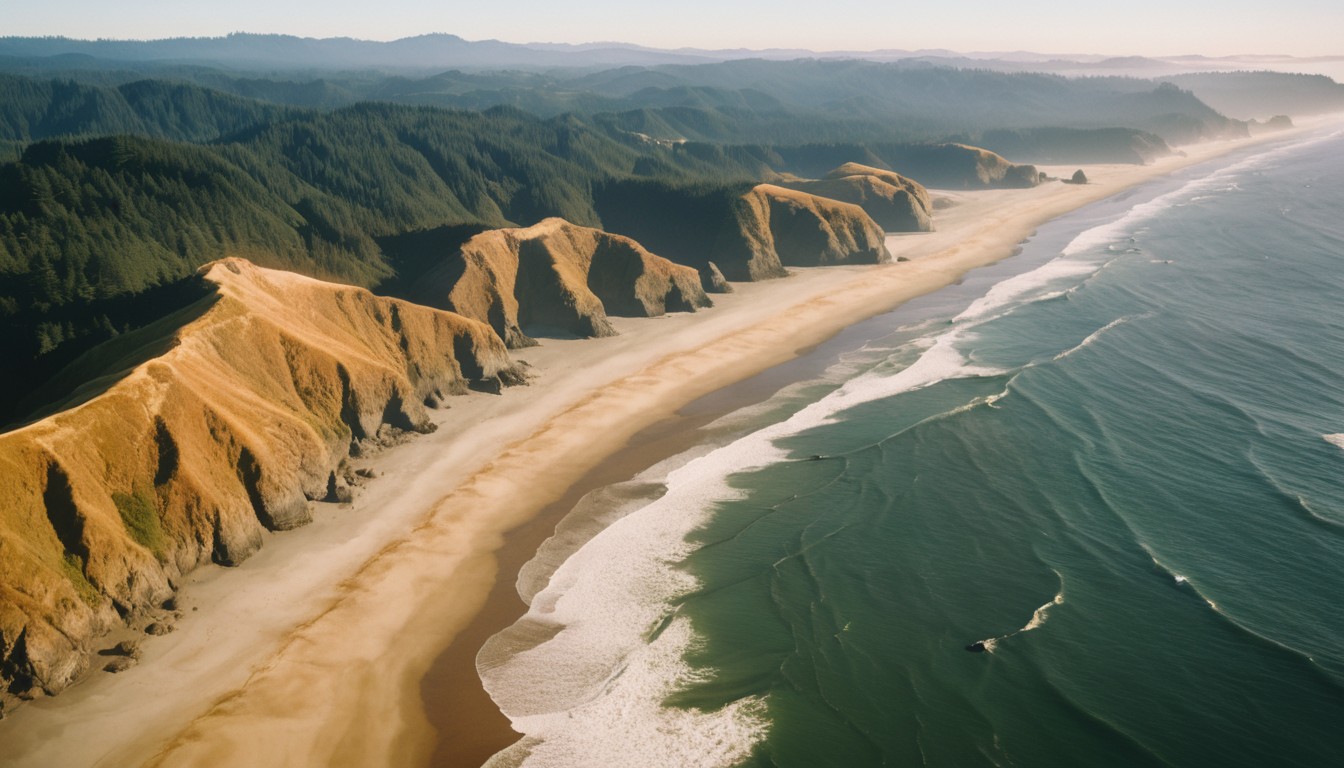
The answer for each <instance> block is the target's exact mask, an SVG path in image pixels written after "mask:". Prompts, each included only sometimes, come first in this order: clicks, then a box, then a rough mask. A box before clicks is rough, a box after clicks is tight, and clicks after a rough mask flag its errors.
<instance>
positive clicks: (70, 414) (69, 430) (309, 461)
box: [0, 259, 518, 703]
mask: <svg viewBox="0 0 1344 768" xmlns="http://www.w3.org/2000/svg"><path fill="white" fill-rule="evenodd" d="M199 278H200V279H202V280H204V281H205V282H206V283H207V284H209V285H211V286H212V287H213V290H212V291H211V292H210V295H209V296H208V298H206V299H203V300H202V301H203V302H205V303H206V305H204V306H201V307H196V308H195V311H193V312H192V313H191V317H192V319H191V320H190V321H189V322H186V323H185V324H163V325H160V326H150V327H148V328H145V329H142V330H140V331H136V332H133V333H130V334H125V335H123V336H122V337H118V339H116V340H115V341H114V342H109V345H114V346H110V347H108V348H106V349H104V348H99V349H95V350H94V351H93V353H90V354H91V355H92V354H94V353H98V354H99V355H101V356H102V358H101V359H98V360H94V361H89V360H85V361H83V362H84V364H86V365H94V364H95V363H96V367H97V368H99V369H100V370H104V371H106V372H107V373H108V374H109V377H111V378H115V381H114V383H110V384H109V383H107V380H104V382H103V384H102V385H101V389H97V390H93V389H86V390H85V391H83V392H77V393H76V395H75V397H76V399H77V400H82V401H80V402H72V403H67V404H66V409H65V410H63V411H61V412H59V413H57V414H56V415H53V416H50V417H47V418H45V419H42V420H40V421H37V422H35V423H32V424H29V425H27V426H24V427H21V428H19V429H16V430H14V431H12V432H9V433H6V434H4V435H0V491H2V492H3V496H4V504H3V505H0V686H3V693H0V699H4V698H6V697H9V698H10V703H12V697H14V696H18V697H29V696H32V695H37V694H39V693H47V694H52V693H56V692H57V691H60V690H61V689H62V688H63V687H65V686H66V685H67V684H69V683H70V682H71V681H72V680H73V679H74V678H75V677H76V676H77V675H78V674H80V673H81V672H82V671H83V670H84V669H85V668H86V667H87V666H88V663H89V662H88V658H89V656H88V654H89V652H90V651H91V650H92V648H91V643H92V642H93V640H94V638H95V637H97V636H98V635H100V634H101V633H103V632H104V631H106V630H108V629H109V628H111V627H113V626H115V625H117V624H118V623H121V622H124V621H131V620H134V619H136V618H137V617H140V616H143V615H145V612H147V611H149V610H151V609H153V608H156V607H158V606H161V605H163V604H164V602H165V600H167V599H168V598H170V597H171V595H172V594H173V591H174V589H175V585H176V583H177V581H178V579H179V577H180V576H181V575H182V574H184V573H186V572H188V571H190V570H192V569H194V568H196V567H197V566H200V565H202V564H205V563H209V562H215V563H220V564H223V565H234V564H237V563H239V562H241V561H243V560H244V559H246V558H247V557H248V556H249V555H251V554H252V553H253V552H254V551H255V550H256V549H257V548H258V547H260V546H261V544H262V541H263V539H264V535H265V533H266V532H267V531H282V530H286V529H289V528H294V527H296V526H300V525H303V524H304V523H306V522H308V521H309V520H310V519H311V516H312V513H311V502H312V501H313V500H322V499H332V500H334V499H338V498H341V497H342V496H343V495H344V494H342V491H345V492H346V493H347V494H348V488H346V483H347V478H346V475H345V473H344V467H343V464H344V462H345V460H346V459H347V457H348V456H350V455H351V453H352V451H353V452H358V451H361V450H365V449H367V448H368V447H369V446H370V445H371V444H374V443H376V442H378V441H379V440H380V439H382V438H386V437H387V435H388V433H389V431H408V432H417V431H420V432H423V431H429V430H430V429H432V427H433V425H432V424H431V422H430V421H429V419H428V414H427V412H426V410H425V406H424V405H423V402H424V401H425V400H427V399H432V398H436V397H439V396H442V395H445V394H451V393H461V392H465V391H466V390H467V388H468V387H469V386H472V385H476V384H482V383H484V384H486V385H498V384H499V382H500V381H501V379H504V380H507V381H515V380H516V379H517V376H518V374H517V372H516V369H515V368H514V364H513V363H512V362H511V361H510V359H509V355H508V351H507V350H506V349H505V347H504V344H503V342H502V341H501V340H500V339H499V338H498V337H497V336H496V335H495V333H494V332H493V331H492V330H491V329H490V328H489V326H487V325H485V324H483V323H480V322H477V321H475V320H470V319H467V318H463V317H460V316H458V315H454V314H451V313H448V312H442V311H439V310H434V309H429V308H426V307H419V306H416V305H413V304H409V303H407V302H402V301H397V300H394V299H386V298H381V297H377V296H374V295H373V294H371V293H369V292H368V291H366V290H363V289H359V288H352V287H348V286H340V285H334V284H330V283H323V282H320V281H316V280H311V279H308V278H304V277H300V276H298V275H294V274H290V273H286V272H277V271H272V270H267V269H262V268H259V267H256V266H254V265H252V264H251V263H249V262H247V261H243V260H241V259H226V260H223V261H217V262H213V263H211V264H208V265H206V266H205V267H203V268H202V270H201V272H200V273H199ZM157 346H162V347H164V348H166V351H163V352H162V353H161V354H156V355H154V356H152V357H150V358H149V359H148V361H147V362H143V363H140V364H138V365H134V366H133V367H130V368H129V370H127V368H126V367H125V366H122V367H118V366H119V361H120V362H124V361H126V360H130V359H135V355H136V354H137V353H138V352H139V351H141V350H143V349H144V348H146V347H157ZM138 359H143V357H141V358H138ZM77 364H79V363H78V362H77ZM108 380H110V379H108Z"/></svg>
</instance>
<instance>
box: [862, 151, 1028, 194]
mask: <svg viewBox="0 0 1344 768" xmlns="http://www.w3.org/2000/svg"><path fill="white" fill-rule="evenodd" d="M882 157H883V159H884V160H886V161H887V163H888V164H889V165H891V166H892V167H894V168H900V169H901V171H902V172H903V173H905V174H909V175H910V176H911V177H913V178H916V179H919V180H920V182H921V183H922V184H924V185H926V186H929V187H933V188H936V189H1018V188H1026V187H1034V186H1036V185H1037V184H1039V183H1040V182H1041V175H1040V172H1039V171H1038V170H1037V169H1036V166H1034V165H1021V164H1018V163H1012V162H1009V161H1008V160H1006V159H1005V158H1004V157H1003V156H1002V155H999V154H997V153H994V152H990V151H989V150H987V149H982V148H980V147H973V146H970V145H967V144H930V145H920V146H918V147H917V148H914V147H899V146H898V147H893V148H891V149H890V151H886V152H884V153H883V155H882Z"/></svg>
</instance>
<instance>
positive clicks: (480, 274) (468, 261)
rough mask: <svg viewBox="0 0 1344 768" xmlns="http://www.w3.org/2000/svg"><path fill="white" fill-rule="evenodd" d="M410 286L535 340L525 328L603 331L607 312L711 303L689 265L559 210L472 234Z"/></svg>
mask: <svg viewBox="0 0 1344 768" xmlns="http://www.w3.org/2000/svg"><path fill="white" fill-rule="evenodd" d="M409 295H410V296H411V297H412V298H414V299H416V300H418V301H422V302H424V303H426V304H429V305H431V306H439V307H443V308H444V309H448V310H451V311H453V312H457V313H459V314H461V315H464V316H466V317H470V318H474V319H476V320H480V321H481V322H484V323H488V324H489V325H490V326H492V327H493V328H494V329H495V331H496V332H497V333H498V334H499V335H500V337H502V338H503V339H504V341H505V342H506V343H507V344H508V346H510V347H514V348H517V347H526V346H531V345H533V344H535V343H536V342H535V341H534V340H533V339H532V338H531V337H530V336H528V335H527V333H526V332H525V329H536V330H534V332H537V331H541V332H560V333H564V334H573V335H576V336H581V337H595V336H611V335H614V334H615V333H616V331H615V330H614V329H613V328H612V327H611V323H610V322H609V321H608V320H607V315H608V314H611V315H617V316H623V317H656V316H658V315H662V314H664V313H666V312H693V311H695V310H696V309H699V308H702V307H708V306H710V305H711V303H710V300H709V297H708V296H706V295H705V291H704V289H703V288H702V287H701V285H700V276H699V274H698V273H697V272H696V270H695V269H694V268H691V267H686V266H682V265H680V264H674V263H672V262H671V261H668V260H667V259H664V258H662V257H660V256H657V255H654V254H652V253H650V252H649V251H648V250H646V249H645V248H644V247H643V246H641V245H640V244H639V243H637V242H635V241H634V240H631V239H630V238H628V237H622V236H620V235H613V234H610V233H608V232H603V231H602V230H599V229H593V228H591V227H581V226H578V225H575V224H571V223H569V222H567V221H565V220H564V219H559V218H550V219H546V220H544V221H542V222H540V223H539V224H536V225H533V226H531V227H526V228H517V229H496V230H490V231H487V232H482V233H481V234H479V235H476V236H475V237H472V238H471V239H470V240H468V241H467V242H466V243H465V244H464V245H463V246H462V247H461V249H460V251H459V252H457V253H455V254H452V255H451V256H450V257H449V258H447V259H444V260H443V261H441V262H440V263H439V264H438V265H436V266H435V267H433V268H431V269H430V270H429V271H428V272H426V274H424V275H423V276H422V277H421V278H420V279H419V280H417V282H416V285H414V286H413V287H412V288H411V289H410V291H409Z"/></svg>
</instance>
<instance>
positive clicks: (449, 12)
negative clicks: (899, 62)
mask: <svg viewBox="0 0 1344 768" xmlns="http://www.w3.org/2000/svg"><path fill="white" fill-rule="evenodd" d="M1089 5H1090V4H1088V3H1086V2H1085V0H1073V2H1057V1H1052V0H997V1H996V2H990V1H989V0H945V1H944V2H938V1H937V0H918V1H916V2H901V1H900V0H880V1H878V2H874V1H873V0H672V1H671V2H664V3H647V2H645V3H640V2H637V0H636V1H634V2H632V0H569V1H568V2H566V0H497V1H496V2H491V0H471V1H469V2H460V1H454V0H447V1H441V2H433V1H432V0H363V1H358V0H296V1H290V0H115V1H114V0H0V36H7V35H19V36H28V35H64V36H67V37H79V38H96V37H110V38H135V39H149V38H161V37H178V36H216V35H223V34H227V33H229V32H277V33H285V34H294V35H301V36H305V37H338V36H345V37H357V38H362V39H367V40H392V39H396V38H399V37H409V36H413V35H419V34H425V33H429V32H448V33H451V34H455V35H459V36H461V37H464V38H466V39H468V40H485V39H497V40H505V41H508V42H514V43H523V42H563V43H583V42H592V41H621V42H631V43H638V44H641V45H648V46H653V47H659V48H677V47H682V46H689V47H696V48H738V47H743V48H756V49H759V48H769V47H783V48H809V49H812V50H874V49H878V48H903V49H919V48H950V49H953V50H958V51H967V52H969V51H1011V50H1030V51H1037V52H1042V53H1101V54H1109V55H1126V54H1133V55H1148V56H1160V55H1178V54H1190V53H1193V54H1204V55H1208V56H1223V55H1231V54H1291V55H1296V56H1319V55H1341V54H1344V2H1341V0H1264V1H1262V2H1248V0H1113V1H1112V2H1110V3H1107V4H1106V6H1105V9H1104V10H1097V9H1095V8H1092V7H1089Z"/></svg>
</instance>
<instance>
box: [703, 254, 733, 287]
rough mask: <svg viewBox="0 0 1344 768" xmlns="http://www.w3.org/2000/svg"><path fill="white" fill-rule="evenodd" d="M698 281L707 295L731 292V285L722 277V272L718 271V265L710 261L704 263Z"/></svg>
mask: <svg viewBox="0 0 1344 768" xmlns="http://www.w3.org/2000/svg"><path fill="white" fill-rule="evenodd" d="M700 279H701V282H702V283H703V284H704V287H705V290H706V291H707V292H709V293H732V292H733V286H732V284H730V283H729V282H728V279H727V278H725V277H724V276H723V272H721V271H719V265H718V264H715V263H714V262H712V261H707V262H705V268H704V269H703V270H701V271H700Z"/></svg>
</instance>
